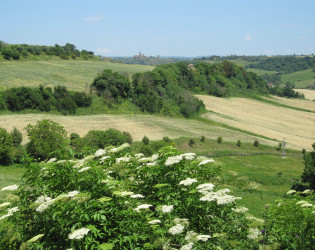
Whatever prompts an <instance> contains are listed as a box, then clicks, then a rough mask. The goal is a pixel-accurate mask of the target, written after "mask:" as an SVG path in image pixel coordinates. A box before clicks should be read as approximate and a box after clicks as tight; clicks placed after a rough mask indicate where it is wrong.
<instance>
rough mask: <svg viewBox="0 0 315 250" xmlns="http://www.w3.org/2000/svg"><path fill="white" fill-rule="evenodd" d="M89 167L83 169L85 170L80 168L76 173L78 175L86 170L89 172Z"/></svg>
mask: <svg viewBox="0 0 315 250" xmlns="http://www.w3.org/2000/svg"><path fill="white" fill-rule="evenodd" d="M90 168H91V167H85V168H81V169H80V170H79V171H78V173H82V172H84V171H86V170H89V169H90Z"/></svg>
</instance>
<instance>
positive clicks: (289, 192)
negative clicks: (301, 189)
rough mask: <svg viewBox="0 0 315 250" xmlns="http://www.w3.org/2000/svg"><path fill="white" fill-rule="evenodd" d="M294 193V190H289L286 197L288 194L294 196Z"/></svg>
mask: <svg viewBox="0 0 315 250" xmlns="http://www.w3.org/2000/svg"><path fill="white" fill-rule="evenodd" d="M295 193H296V191H295V190H289V191H288V192H287V195H290V194H295Z"/></svg>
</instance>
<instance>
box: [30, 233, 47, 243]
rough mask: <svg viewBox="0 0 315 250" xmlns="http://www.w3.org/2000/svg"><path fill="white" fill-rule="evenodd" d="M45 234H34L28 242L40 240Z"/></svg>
mask: <svg viewBox="0 0 315 250" xmlns="http://www.w3.org/2000/svg"><path fill="white" fill-rule="evenodd" d="M44 235H45V234H38V235H36V236H34V237H33V238H32V239H30V240H28V241H27V242H28V243H32V242H35V241H37V240H39V239H40V238H42V237H43V236H44Z"/></svg>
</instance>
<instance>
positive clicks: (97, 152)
mask: <svg viewBox="0 0 315 250" xmlns="http://www.w3.org/2000/svg"><path fill="white" fill-rule="evenodd" d="M105 154H106V150H104V149H99V150H97V151H96V152H95V154H94V155H95V157H100V156H102V155H105Z"/></svg>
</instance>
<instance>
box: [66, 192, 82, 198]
mask: <svg viewBox="0 0 315 250" xmlns="http://www.w3.org/2000/svg"><path fill="white" fill-rule="evenodd" d="M79 193H80V192H79V191H71V192H69V193H67V197H74V196H76V195H77V194H79Z"/></svg>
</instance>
